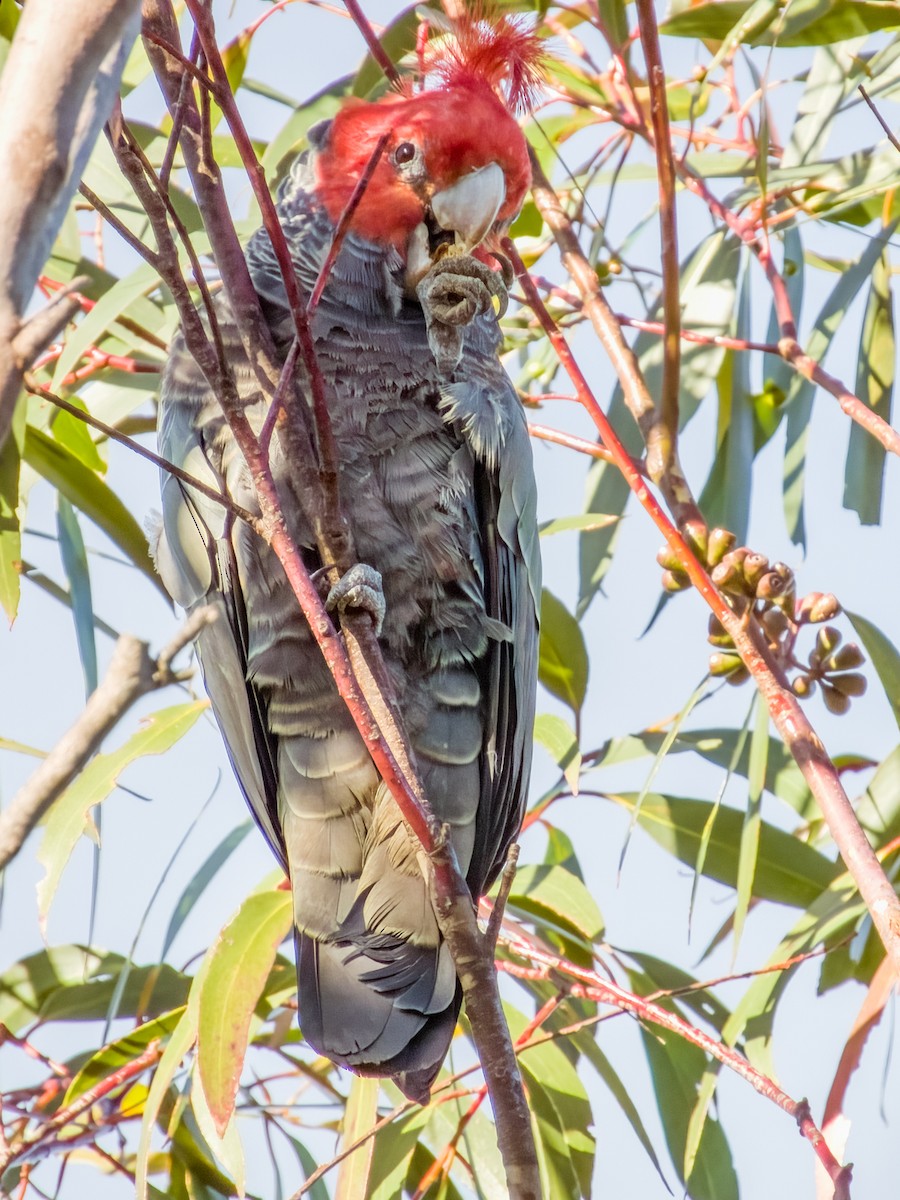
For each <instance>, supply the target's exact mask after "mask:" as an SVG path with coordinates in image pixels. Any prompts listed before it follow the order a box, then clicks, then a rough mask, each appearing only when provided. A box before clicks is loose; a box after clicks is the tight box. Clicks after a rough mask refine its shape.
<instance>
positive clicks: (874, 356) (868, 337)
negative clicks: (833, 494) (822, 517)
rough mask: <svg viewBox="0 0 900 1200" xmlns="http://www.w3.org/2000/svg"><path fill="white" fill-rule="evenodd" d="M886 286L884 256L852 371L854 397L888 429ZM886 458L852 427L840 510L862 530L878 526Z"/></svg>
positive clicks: (891, 342)
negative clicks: (855, 516)
mask: <svg viewBox="0 0 900 1200" xmlns="http://www.w3.org/2000/svg"><path fill="white" fill-rule="evenodd" d="M890 281H891V268H890V263H889V262H888V259H887V256H886V255H884V254H883V255H882V256H881V258H880V259H879V260H878V262H877V263H876V264H875V268H874V270H873V271H872V283H871V286H870V288H869V298H868V300H867V302H866V311H865V316H864V317H863V326H862V334H861V336H860V343H859V360H858V363H857V367H856V394H857V396H859V398H860V399H861V400H862V401H863V403H864V404H866V405H868V407H869V408H871V409H872V411H873V412H874V413H875V414H876V415H877V416H879V417H881V418H882V420H884V421H886V422H887V423H888V424H890V421H891V403H892V400H893V395H894V359H895V356H896V353H895V352H896V345H895V339H894V308H893V303H892V297H891V286H890ZM886 453H887V452H886V451H885V449H884V447H883V446H882V445H881V443H880V442H878V441H877V440H876V439H875V438H874V437H872V435H871V434H870V433H868V432H867V431H866V430H865V429H863V428H862V427H861V426H860V425H858V424H857V423H856V421H854V422H853V424H852V425H851V426H850V444H849V446H848V447H847V462H846V465H845V467H844V508H851V509H853V510H854V511H855V512H857V513H858V514H859V520H860V523H861V524H862V525H877V524H878V523H879V521H880V520H881V504H882V497H883V494H884V467H885V457H886Z"/></svg>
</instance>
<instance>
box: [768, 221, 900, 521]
mask: <svg viewBox="0 0 900 1200" xmlns="http://www.w3.org/2000/svg"><path fill="white" fill-rule="evenodd" d="M896 226H897V222H896V221H894V222H892V223H891V224H890V225H889V226H887V227H886V228H885V229H883V230H881V231H880V232H879V234H878V235H877V237H874V238H872V240H871V241H870V242H869V243H868V244H867V245H866V248H865V250H864V251H863V253H862V255H861V256H860V258H859V261H858V262H856V263H854V264H853V265H852V266H851V267H850V268H849V269H848V270H846V271H844V272H843V273H842V274H841V276H840V279H839V280H838V282H837V283H836V284H835V286H834V288H833V289H832V291H831V294H830V295H829V296H828V299H827V300H826V301H825V303H824V304H823V306H822V309H821V311H820V312H819V315H818V317H817V318H816V323H815V328H814V329H813V331H812V334H811V335H810V337H809V340H808V342H807V346H806V352H807V354H808V355H809V356H810V358H813V359H815V360H816V361H817V362H821V360H822V359H823V358H824V357H825V353H826V351H827V350H828V348H829V346H830V345H831V342H832V340H833V338H834V334H835V331H836V330H837V328H838V327H839V325H840V324H841V322H842V321H843V320H844V317H845V316H846V313H847V309H848V308H849V307H850V304H851V303H852V302H853V300H854V298H855V296H856V294H857V292H858V291H859V289H860V288H861V287H862V285H863V283H864V282H865V281H866V280H868V279H869V278H870V277H871V275H872V272H873V271H874V270H875V265H876V263H878V261H879V260H880V258H881V256H882V254H883V253H884V247H885V243H886V240H887V239H888V238H889V237H890V236H891V234H892V233H893V232H894V229H895V228H896ZM813 394H814V389H813V386H812V384H810V383H809V382H808V381H807V380H806V379H803V378H801V377H800V376H797V377H796V378H795V380H794V383H793V384H792V385H791V389H790V391H789V392H788V398H787V403H788V405H789V406H790V407H789V409H788V435H787V442H786V444H785V450H784V510H785V520H786V522H787V529H788V534H789V535H790V537H791V540H792V541H793V542H795V543H803V542H805V540H806V532H805V519H804V511H803V510H804V499H803V493H804V487H805V484H804V479H805V472H806V443H807V440H808V435H809V421H810V417H811V415H812V400H813Z"/></svg>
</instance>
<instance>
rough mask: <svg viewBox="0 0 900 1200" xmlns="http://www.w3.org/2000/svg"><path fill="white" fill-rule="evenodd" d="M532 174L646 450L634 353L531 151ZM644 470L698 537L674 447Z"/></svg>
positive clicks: (652, 414) (648, 417) (652, 411)
mask: <svg viewBox="0 0 900 1200" xmlns="http://www.w3.org/2000/svg"><path fill="white" fill-rule="evenodd" d="M531 170H532V179H533V182H532V195H533V197H534V202H535V204H536V205H537V208H538V211H539V212H540V214H541V216H542V217H543V218H544V220H545V222H546V223H547V226H548V228H549V229H550V232H551V233H552V234H553V236H554V238H555V240H556V243H557V245H558V247H559V251H560V256H561V258H562V262H563V266H564V267H565V268H566V270H567V271H568V273H569V276H570V278H571V279H572V282H573V283H574V284H575V286H576V288H577V290H578V293H579V295H580V296H581V300H582V304H583V306H584V312H585V315H586V316H587V317H588V319H589V320H590V322H591V324H592V325H593V327H594V332H595V333H596V334H597V337H598V338H599V339H600V343H601V345H602V346H603V348H604V350H605V351H606V353H607V354H608V355H609V358H610V361H611V362H612V365H613V368H614V370H615V372H616V374H617V376H618V377H619V382H620V383H621V385H622V392H623V395H624V397H625V403H626V405H627V406H628V409H629V411H630V412H631V415H632V416H633V417H634V419H635V421H636V422H637V425H638V428H639V429H640V431H641V434H642V436H643V438H644V442H645V444H647V445H648V446H649V445H650V442H651V441H652V440H653V439H654V437H655V436H656V434H655V432H654V430H655V429H656V420H657V417H656V405H655V404H654V401H653V397H652V396H651V395H650V392H649V389H648V388H647V383H646V380H645V379H644V377H643V374H642V373H641V369H640V366H639V365H638V361H637V358H636V356H635V353H634V351H633V350H632V349H631V347H630V346H629V345H628V343H627V342H626V340H625V338H624V336H623V334H622V328H621V326H620V324H619V321H618V320H617V318H616V315H615V313H614V312H613V310H612V309H611V308H610V306H609V303H608V301H607V299H606V297H605V296H604V294H603V289H602V288H601V286H600V283H599V281H598V279H597V272H596V271H595V270H594V268H593V267H592V266H591V264H590V262H589V261H588V259H587V256H586V255H585V253H584V251H583V250H582V249H581V246H580V245H579V242H578V238H577V236H576V234H575V230H574V229H573V227H572V222H571V221H570V220H569V218H568V217H567V216H566V214H565V212H564V211H563V208H562V205H561V204H560V202H559V197H558V196H557V195H556V192H555V191H554V189H553V187H552V185H551V183H550V181H549V180H548V179H547V176H546V175H545V174H544V171H543V168H542V167H541V164H540V162H539V161H538V159H537V156H536V155H535V154H534V152H532V154H531ZM647 470H648V474H649V475H650V478H651V479H652V481H653V482H654V483H655V484H657V486H658V487H659V489H660V491H661V492H662V494H663V496H664V497H665V499H666V502H667V504H668V505H669V508H670V510H671V512H672V513H673V515H674V516H675V520H676V523H677V524H678V527H679V528H680V529H682V530H684V531H686V532H688V533H689V534H692V535H693V534H698V535H700V534H701V532H702V531H703V530H705V528H706V525H705V522H704V520H703V515H702V514H701V512H700V509H699V508H698V507H697V502H696V500H695V499H694V497H693V495H692V493H691V489H690V487H689V486H688V483H687V480H686V479H685V476H684V472H683V470H682V469H681V465H680V463H679V461H678V453H677V449H676V448H675V445H674V443H673V445H672V452H671V454H670V455H668V456H667V458H662V457H660V456H656V458H655V460H654V461H653V462H651V461H649V457H648V462H647Z"/></svg>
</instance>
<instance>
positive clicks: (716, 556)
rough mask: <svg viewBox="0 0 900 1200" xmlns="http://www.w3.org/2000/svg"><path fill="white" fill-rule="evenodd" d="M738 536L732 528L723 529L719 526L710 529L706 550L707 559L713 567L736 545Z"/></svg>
mask: <svg viewBox="0 0 900 1200" xmlns="http://www.w3.org/2000/svg"><path fill="white" fill-rule="evenodd" d="M735 541H736V538H735V536H734V534H733V533H732V532H731V530H730V529H722V528H720V527H719V526H717V527H716V528H715V529H711V530H710V531H709V545H708V547H707V550H706V561H707V562H708V563H709V565H710V566H711V567H717V566H718V565H719V563H720V562H721V561H722V559H723V558H724V557H725V555H726V554H727V553H728V551H729V550H730V549H731V547H732V546H733V545H734V543H735Z"/></svg>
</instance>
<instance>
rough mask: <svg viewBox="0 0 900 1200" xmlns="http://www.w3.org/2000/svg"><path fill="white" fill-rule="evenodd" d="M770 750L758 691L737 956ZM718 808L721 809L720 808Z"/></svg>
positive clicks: (738, 906) (736, 914)
mask: <svg viewBox="0 0 900 1200" xmlns="http://www.w3.org/2000/svg"><path fill="white" fill-rule="evenodd" d="M768 750H769V706H768V705H767V704H766V699H765V696H763V694H762V693H761V692H760V694H759V695H758V696H757V698H756V724H755V725H754V727H753V736H752V737H751V739H750V767H749V771H748V774H747V783H748V784H749V790H748V794H747V811H746V812H745V813H744V820H743V823H742V824H741V842H740V849H739V851H738V873H737V887H736V891H737V900H736V903H735V908H734V950H733V957H736V956H737V951H738V946H739V944H740V940H741V934H742V933H743V931H744V921H745V920H746V918H747V913H748V912H749V910H750V899H751V897H752V895H753V881H754V878H755V876H756V868H757V865H758V859H759V836H760V830H761V828H762V795H763V789H764V787H765V782H766V755H767V753H768ZM719 811H720V812H721V809H720V810H719Z"/></svg>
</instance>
